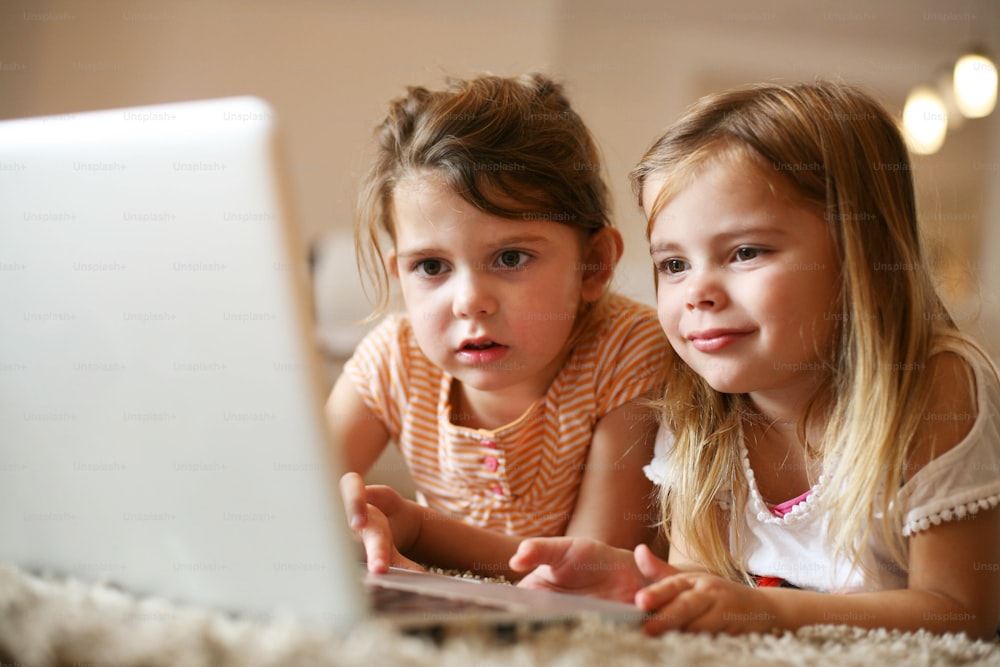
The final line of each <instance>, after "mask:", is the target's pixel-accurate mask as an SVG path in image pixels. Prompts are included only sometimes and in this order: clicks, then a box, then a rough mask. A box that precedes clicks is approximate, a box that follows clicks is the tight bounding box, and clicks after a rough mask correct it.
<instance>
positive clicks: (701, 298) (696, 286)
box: [685, 267, 727, 310]
mask: <svg viewBox="0 0 1000 667" xmlns="http://www.w3.org/2000/svg"><path fill="white" fill-rule="evenodd" d="M717 273H718V272H717V271H715V270H714V269H713V267H702V268H700V269H695V270H692V271H691V272H690V274H689V275H688V278H687V292H686V293H685V299H686V304H685V305H686V306H687V308H688V310H698V309H713V308H719V307H721V306H723V305H725V303H726V301H727V299H726V291H725V289H724V287H723V285H722V282H721V281H720V278H719V276H718V275H717Z"/></svg>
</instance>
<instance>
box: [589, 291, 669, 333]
mask: <svg viewBox="0 0 1000 667" xmlns="http://www.w3.org/2000/svg"><path fill="white" fill-rule="evenodd" d="M601 322H602V324H603V326H602V327H600V328H601V329H606V330H609V331H613V330H619V329H626V330H640V331H649V330H657V331H660V332H662V329H660V323H659V320H658V319H657V316H656V309H655V308H653V307H652V306H650V305H648V304H645V303H640V302H639V301H635V300H634V299H631V298H629V297H627V296H625V295H623V294H617V293H611V294H609V295H608V296H607V298H606V299H605V301H604V304H603V305H602V311H601Z"/></svg>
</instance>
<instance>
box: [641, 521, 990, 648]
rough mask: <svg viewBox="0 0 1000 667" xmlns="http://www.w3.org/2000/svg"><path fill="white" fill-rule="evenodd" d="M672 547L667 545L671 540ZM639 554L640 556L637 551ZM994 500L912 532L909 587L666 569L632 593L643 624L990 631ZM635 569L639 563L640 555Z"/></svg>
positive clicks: (652, 627) (650, 627) (735, 629)
mask: <svg viewBox="0 0 1000 667" xmlns="http://www.w3.org/2000/svg"><path fill="white" fill-rule="evenodd" d="M672 547H673V545H672ZM637 561H638V559H637ZM998 562H1000V508H995V509H992V510H989V511H982V512H979V513H978V514H976V515H973V516H972V518H970V519H965V520H962V521H951V522H947V523H942V524H941V525H939V526H935V527H933V528H930V529H929V530H926V531H923V532H921V533H919V534H917V535H915V536H914V537H912V538H911V539H910V561H909V566H910V572H909V587H908V588H905V589H898V590H888V591H880V592H876V593H856V594H850V595H831V594H828V593H816V592H811V591H800V590H790V589H782V588H751V587H749V586H745V585H743V584H737V583H733V582H729V581H726V580H724V579H722V578H720V577H717V576H714V575H710V574H705V573H685V574H680V575H676V576H668V577H666V578H663V579H660V580H659V581H657V582H656V583H655V584H653V585H651V586H649V587H647V588H645V589H643V590H642V591H640V592H639V593H638V594H637V595H636V604H637V605H638V606H639V607H640V608H642V609H644V610H646V611H650V612H654V615H653V617H652V618H651V619H650V620H649V621H648V622H647V625H646V630H647V632H649V633H651V634H659V633H661V632H664V631H666V630H671V629H683V630H689V631H708V632H728V633H732V634H737V633H745V632H767V631H769V630H772V629H787V630H794V629H796V628H800V627H802V626H805V625H812V624H817V623H823V624H836V625H841V624H846V625H853V626H858V627H867V628H895V629H900V630H918V629H921V628H923V629H927V630H930V631H931V632H935V633H947V632H964V633H966V634H967V635H969V636H970V637H972V638H981V639H989V638H992V637H994V636H995V634H996V631H997V625H998V622H1000V604H998V601H1000V573H998V572H997V563H998ZM639 567H640V570H643V571H644V573H645V570H644V567H643V565H642V564H641V563H640V565H639Z"/></svg>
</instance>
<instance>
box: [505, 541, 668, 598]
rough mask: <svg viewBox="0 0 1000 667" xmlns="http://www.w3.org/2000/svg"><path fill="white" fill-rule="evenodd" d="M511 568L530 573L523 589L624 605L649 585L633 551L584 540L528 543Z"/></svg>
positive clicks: (526, 542) (514, 559)
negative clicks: (580, 595)
mask: <svg viewBox="0 0 1000 667" xmlns="http://www.w3.org/2000/svg"><path fill="white" fill-rule="evenodd" d="M510 567H511V569H512V570H514V571H515V572H530V574H528V575H527V576H525V577H524V579H522V580H521V582H520V583H519V584H518V585H519V586H524V587H526V588H541V589H546V590H551V591H558V592H561V593H575V594H582V595H592V596H596V597H602V598H607V599H609V600H620V601H622V602H632V601H633V599H634V598H635V595H636V592H637V591H638V590H639V589H640V588H642V587H643V586H645V585H646V584H647V583H649V580H648V579H646V578H645V577H644V576H643V575H642V573H640V571H639V568H638V567H637V566H636V563H635V560H634V559H633V557H632V552H630V551H627V550H625V549H618V548H616V547H612V546H609V545H607V544H604V543H603V542H598V541H597V540H592V539H587V538H583V537H542V538H534V539H529V540H524V541H523V542H521V544H519V545H518V547H517V552H516V553H515V554H514V555H513V557H511V559H510ZM664 567H668V566H666V564H664Z"/></svg>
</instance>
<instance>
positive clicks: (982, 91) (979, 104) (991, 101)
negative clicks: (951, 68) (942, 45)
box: [954, 53, 997, 118]
mask: <svg viewBox="0 0 1000 667" xmlns="http://www.w3.org/2000/svg"><path fill="white" fill-rule="evenodd" d="M954 85H955V105H956V106H957V107H958V110H959V111H961V112H962V115H963V116H965V117H966V118H982V117H983V116H988V115H989V114H990V112H992V111H993V108H994V107H995V106H996V104H997V67H996V65H994V64H993V63H992V62H991V61H990V59H989V58H987V57H986V56H983V55H979V54H976V53H969V54H966V55H964V56H962V57H961V58H959V59H958V62H957V63H955V73H954Z"/></svg>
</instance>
